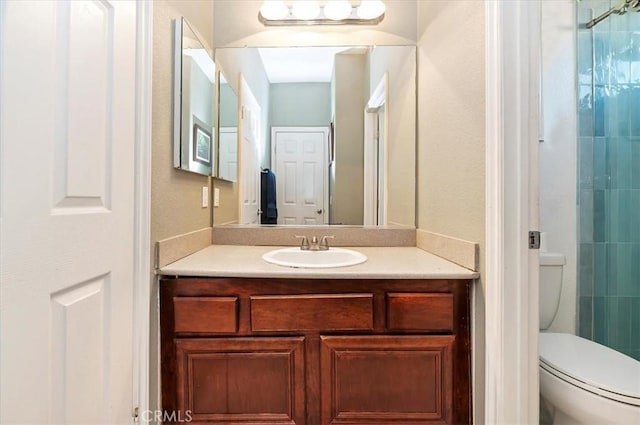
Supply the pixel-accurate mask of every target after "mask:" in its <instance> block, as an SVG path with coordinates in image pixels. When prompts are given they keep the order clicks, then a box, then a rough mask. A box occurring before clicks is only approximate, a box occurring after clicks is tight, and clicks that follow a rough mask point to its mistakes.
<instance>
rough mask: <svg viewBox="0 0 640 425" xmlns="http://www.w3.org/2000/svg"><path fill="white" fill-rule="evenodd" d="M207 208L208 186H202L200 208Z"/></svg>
mask: <svg viewBox="0 0 640 425" xmlns="http://www.w3.org/2000/svg"><path fill="white" fill-rule="evenodd" d="M208 206H209V186H202V208H207V207H208Z"/></svg>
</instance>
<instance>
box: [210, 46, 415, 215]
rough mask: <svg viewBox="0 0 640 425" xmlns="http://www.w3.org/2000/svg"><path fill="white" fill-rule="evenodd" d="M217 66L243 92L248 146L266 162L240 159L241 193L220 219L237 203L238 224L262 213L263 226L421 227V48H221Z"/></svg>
mask: <svg viewBox="0 0 640 425" xmlns="http://www.w3.org/2000/svg"><path fill="white" fill-rule="evenodd" d="M216 63H217V64H218V66H219V67H222V68H224V69H225V72H226V76H227V79H226V80H225V81H228V84H229V86H230V87H229V89H233V91H234V92H235V93H237V94H238V100H237V102H238V103H239V106H238V107H237V108H236V109H237V110H238V111H239V114H238V115H237V116H236V118H237V121H236V122H235V124H234V126H233V127H234V128H235V129H238V128H240V129H242V131H240V134H239V137H237V140H238V143H239V144H240V145H241V146H242V148H241V149H240V151H241V152H243V151H246V150H247V149H250V150H251V151H253V152H255V155H257V156H258V158H259V160H258V163H259V166H255V165H251V164H244V163H243V160H242V159H240V160H239V163H238V164H237V170H238V171H237V188H235V190H233V191H230V192H229V193H234V194H235V196H236V198H234V199H228V200H227V205H220V207H219V208H218V209H217V210H216V211H214V223H216V220H215V216H216V214H219V213H221V215H224V216H225V217H228V216H229V215H228V214H225V213H224V212H223V211H219V210H220V209H224V208H228V209H233V210H234V211H236V212H238V214H237V217H236V220H235V221H234V223H237V224H248V223H252V221H250V220H251V218H252V217H255V216H256V214H257V215H258V216H261V218H260V221H259V222H260V223H262V224H278V225H324V224H331V225H350V226H354V225H355V226H361V225H366V226H376V225H378V226H386V225H402V226H415V170H416V158H415V146H416V145H415V143H416V130H415V129H416V121H415V119H416V49H415V46H340V47H294V48H221V49H216ZM240 76H241V77H240ZM240 81H244V82H246V84H245V83H243V85H242V87H237V86H239V85H240ZM220 90H221V92H220V93H221V96H222V90H223V83H222V80H221V85H220ZM254 100H255V101H256V102H257V105H256V104H255V102H254ZM247 102H248V103H247ZM220 114H221V116H222V100H221V107H220ZM258 115H259V119H257V118H258ZM247 119H249V120H250V122H249V121H247ZM256 123H258V124H256ZM256 125H258V126H260V128H255V126H256ZM220 127H221V128H220V130H222V127H223V124H222V121H221V122H220ZM249 132H250V133H251V135H252V136H251V138H250V139H251V140H249V139H248V138H247V137H245V135H246V134H247V133H249ZM222 137H224V136H223V134H222V132H221V133H220V140H221V139H222ZM245 139H246V140H245ZM252 144H255V145H256V146H253V145H252ZM245 145H246V146H245ZM250 145H251V146H250ZM220 149H222V146H221V147H220ZM221 155H222V153H221ZM255 155H252V156H251V157H252V158H253V156H255ZM244 157H245V156H244V154H243V155H240V158H244ZM221 164H222V163H221ZM220 168H222V165H220ZM256 175H260V177H261V180H262V184H257V185H256V184H255V178H254V177H255V176H256ZM214 184H215V183H214ZM274 189H275V190H274ZM252 199H258V200H259V202H258V203H257V205H256V206H255V207H254V209H255V211H251V208H250V207H251V205H253V204H252V203H251V202H248V201H249V200H252ZM227 223H229V221H227ZM216 224H219V223H216Z"/></svg>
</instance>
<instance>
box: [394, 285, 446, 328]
mask: <svg viewBox="0 0 640 425" xmlns="http://www.w3.org/2000/svg"><path fill="white" fill-rule="evenodd" d="M387 329H389V330H411V331H452V330H453V295H452V294H420V293H399V292H389V293H388V294H387Z"/></svg>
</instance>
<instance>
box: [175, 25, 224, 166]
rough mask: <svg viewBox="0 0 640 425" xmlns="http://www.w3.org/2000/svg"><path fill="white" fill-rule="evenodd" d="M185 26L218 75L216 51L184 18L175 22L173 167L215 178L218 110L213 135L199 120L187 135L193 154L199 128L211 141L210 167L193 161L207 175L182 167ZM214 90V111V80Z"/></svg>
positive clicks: (214, 90)
mask: <svg viewBox="0 0 640 425" xmlns="http://www.w3.org/2000/svg"><path fill="white" fill-rule="evenodd" d="M185 26H186V27H188V28H189V30H190V31H191V32H192V33H193V34H194V35H195V37H196V39H197V41H198V42H199V43H200V45H201V46H202V48H203V49H204V50H205V51H206V52H207V54H208V55H209V57H210V58H211V62H212V63H213V66H214V70H213V71H214V75H215V72H216V69H215V61H214V59H213V50H212V49H211V48H210V47H209V45H208V44H207V43H206V42H205V41H203V39H202V36H201V35H200V34H199V33H198V32H197V31H196V30H195V29H194V28H193V26H192V25H191V24H189V22H188V21H187V20H186V19H185V18H184V17H181V18H179V19H175V20H174V56H173V167H174V168H175V169H179V170H183V171H188V172H190V173H195V174H199V175H203V176H209V177H215V175H216V172H217V162H218V154H217V147H218V145H217V129H216V128H215V125H216V117H217V112H216V111H215V109H214V110H213V111H212V115H211V122H212V123H213V124H212V127H213V128H212V129H211V131H207V129H203V128H202V125H201V123H200V122H199V121H201V120H198V122H196V123H194V126H193V128H190V129H189V131H188V134H190V135H191V136H190V137H193V140H189V141H188V144H189V149H190V150H191V149H192V147H191V145H192V144H193V150H194V151H195V147H196V139H195V137H196V136H195V135H196V129H197V128H201V131H200V132H201V134H203V135H204V136H208V137H209V139H210V142H209V143H210V147H209V154H210V161H209V165H207V164H206V162H204V161H203V160H199V159H197V158H194V159H193V161H194V162H199V163H200V166H201V167H203V168H205V170H207V172H204V171H200V170H198V169H195V168H194V169H191V168H187V167H183V163H182V150H183V142H184V141H183V140H182V132H183V123H182V104H183V98H182V94H183V92H184V90H183V82H184V81H183V78H182V77H183V75H182V74H183V73H182V69H183V65H184V64H183V60H182V59H183V46H184V43H183V40H184V29H185ZM212 86H213V91H212V92H211V98H212V99H211V104H212V105H213V106H212V107H213V108H215V107H216V102H215V99H216V90H217V82H216V79H215V78H214V81H213V83H212Z"/></svg>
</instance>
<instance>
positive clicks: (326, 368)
mask: <svg viewBox="0 0 640 425" xmlns="http://www.w3.org/2000/svg"><path fill="white" fill-rule="evenodd" d="M454 340H455V337H454V336H422V335H416V336H374V335H372V336H323V337H322V338H321V353H320V361H321V365H320V370H321V386H322V388H321V400H322V401H321V404H322V406H321V409H322V423H323V424H347V423H355V422H357V423H359V424H387V425H388V424H389V423H393V422H401V423H403V424H423V423H450V422H451V417H452V416H451V408H452V399H453V397H452V382H451V381H452V373H453V370H452V349H453V342H454Z"/></svg>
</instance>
